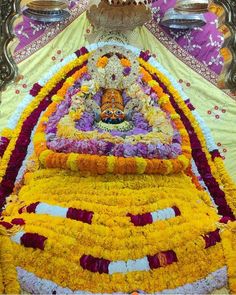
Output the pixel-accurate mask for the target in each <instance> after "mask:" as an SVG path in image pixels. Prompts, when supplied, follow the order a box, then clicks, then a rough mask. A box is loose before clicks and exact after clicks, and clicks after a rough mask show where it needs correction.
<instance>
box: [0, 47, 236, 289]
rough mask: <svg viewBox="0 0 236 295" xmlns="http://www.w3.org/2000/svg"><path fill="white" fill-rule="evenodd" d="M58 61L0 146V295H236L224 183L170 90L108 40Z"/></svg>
mask: <svg viewBox="0 0 236 295" xmlns="http://www.w3.org/2000/svg"><path fill="white" fill-rule="evenodd" d="M94 48H96V50H94ZM68 60H70V62H69V63H68V64H67V65H64V66H61V67H60V68H59V70H57V71H56V72H55V71H54V72H53V71H52V72H50V73H49V74H47V76H46V77H45V78H43V79H42V80H41V81H44V82H45V84H43V83H42V82H39V83H36V84H35V85H34V86H33V88H32V90H31V92H30V96H29V97H28V98H27V99H28V100H31V102H30V103H29V104H28V106H27V107H26V108H25V110H24V111H23V113H22V115H21V117H20V118H19V119H18V122H17V123H16V126H15V129H14V130H13V131H9V130H5V131H4V132H5V133H3V135H4V136H5V137H2V138H1V143H2V146H3V145H4V146H5V153H4V155H3V157H2V159H1V165H0V177H1V185H2V186H1V188H0V196H1V200H2V204H3V203H4V204H3V205H4V210H3V211H2V214H1V221H0V229H1V235H0V239H1V242H2V245H3V246H2V249H3V250H4V251H6V253H7V257H6V258H5V260H4V255H2V254H0V259H1V265H2V266H3V268H4V267H5V274H6V275H4V276H3V282H4V284H3V285H1V284H0V293H3V292H5V293H10V294H12V293H18V292H19V284H20V286H21V289H22V290H23V291H26V292H29V293H32V294H35V293H37V294H130V293H132V292H137V293H141V294H207V293H211V292H212V291H213V290H215V289H218V288H221V287H224V286H226V285H227V283H229V286H230V288H231V290H232V292H233V290H236V289H235V277H234V273H235V272H234V271H235V265H236V264H235V263H234V261H235V259H234V258H235V252H234V251H235V247H236V246H235V245H236V238H235V222H234V220H235V217H234V213H235V201H234V197H235V187H234V185H233V183H232V181H231V180H230V178H229V176H228V175H227V173H226V172H225V170H224V166H223V163H222V159H221V157H220V154H219V152H218V151H217V149H216V146H215V145H214V142H213V141H212V139H211V137H210V135H209V134H208V130H207V128H206V127H205V125H204V123H203V121H202V120H201V118H200V117H199V116H198V114H197V113H196V111H195V110H194V108H193V106H192V105H191V103H190V101H189V100H188V99H187V97H186V95H185V94H184V93H183V91H182V89H181V88H180V86H179V85H178V84H177V83H176V82H175V81H174V79H173V78H172V77H171V76H170V75H169V74H168V73H167V71H166V70H165V69H163V68H162V66H161V65H160V64H158V63H157V61H156V60H155V59H154V58H153V57H152V56H151V55H150V54H149V53H147V52H143V51H140V50H138V49H137V48H133V47H131V46H125V45H123V44H120V43H114V42H113V43H102V44H99V43H98V44H96V46H94V45H91V46H88V47H87V48H85V47H84V48H82V49H80V50H78V51H77V52H76V53H75V54H73V55H71V56H70V58H69V59H68ZM14 118H16V116H15V117H14ZM13 128H14V127H13ZM4 198H6V202H5V199H4ZM3 250H1V251H2V252H1V251H0V253H5V252H4V251H3ZM7 261H8V263H7ZM6 266H7V267H6ZM15 269H16V270H17V275H16V270H15Z"/></svg>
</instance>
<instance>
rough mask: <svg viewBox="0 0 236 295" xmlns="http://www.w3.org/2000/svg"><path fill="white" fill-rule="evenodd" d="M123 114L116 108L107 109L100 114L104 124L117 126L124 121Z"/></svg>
mask: <svg viewBox="0 0 236 295" xmlns="http://www.w3.org/2000/svg"><path fill="white" fill-rule="evenodd" d="M124 118H125V115H124V112H123V111H122V110H120V109H118V108H115V107H114V108H107V109H106V110H104V111H103V112H102V113H101V120H102V121H103V122H104V123H109V124H119V123H121V122H123V121H124Z"/></svg>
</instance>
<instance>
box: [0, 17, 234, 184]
mask: <svg viewBox="0 0 236 295" xmlns="http://www.w3.org/2000/svg"><path fill="white" fill-rule="evenodd" d="M88 26H89V23H88V21H87V19H86V15H85V13H84V14H82V15H81V16H80V17H78V18H77V19H76V20H75V21H74V22H73V23H72V24H71V25H70V26H68V27H67V28H66V29H65V30H64V31H63V32H61V33H60V34H59V35H58V36H57V37H56V38H54V39H53V40H52V41H51V42H50V43H49V44H48V45H46V46H45V47H43V48H42V49H40V50H39V51H38V52H36V53H35V54H33V55H32V56H30V57H29V58H28V59H26V60H25V61H23V62H21V63H20V64H19V70H20V74H22V75H23V76H24V80H21V81H20V82H19V83H18V85H16V84H12V85H10V86H9V87H8V89H7V90H6V91H5V92H4V93H2V105H1V109H0V131H1V130H2V129H3V128H4V127H5V125H6V122H7V120H8V118H9V117H10V115H11V114H12V113H13V111H14V110H15V108H16V106H17V105H18V103H19V102H20V101H21V100H22V99H23V97H24V96H25V95H26V94H27V92H28V90H29V89H30V86H31V85H33V84H34V83H35V82H37V81H38V80H39V79H40V77H42V76H43V75H44V73H45V72H46V71H47V70H48V69H49V68H50V67H51V66H52V65H54V64H55V63H57V62H59V61H60V58H61V57H65V56H67V55H68V54H70V53H72V52H74V51H75V50H77V49H79V48H80V47H81V46H83V45H86V44H88V43H87V41H86V40H85V38H84V34H85V32H86V29H87V27H88ZM137 36H138V41H137V42H138V43H139V44H140V45H141V46H143V49H149V50H150V51H151V52H153V53H155V54H156V55H157V60H158V61H159V62H160V63H161V64H163V65H164V67H165V68H166V69H167V70H168V71H169V72H170V73H171V74H172V75H173V76H174V77H175V78H176V79H177V81H178V80H180V79H182V80H183V81H184V82H183V83H182V85H183V86H184V90H185V92H186V94H187V95H188V96H189V98H190V99H191V102H192V103H193V105H194V106H195V107H196V109H197V111H198V112H199V114H200V115H201V116H202V118H204V120H205V121H206V124H207V126H208V127H209V128H210V129H211V131H212V134H213V137H214V139H215V141H216V143H218V144H219V145H220V146H219V149H220V151H221V152H222V154H223V155H224V156H225V157H226V161H225V164H226V167H227V169H228V171H229V173H230V175H231V176H232V177H233V179H234V180H235V181H236V169H235V168H234V166H235V162H236V137H235V136H234V134H236V125H235V124H233V122H234V121H235V117H236V104H235V101H233V100H232V98H230V97H229V96H228V95H226V94H225V93H224V92H222V91H221V90H220V89H218V88H216V87H215V86H214V85H212V84H211V83H210V82H208V81H207V80H205V79H204V78H202V77H201V76H200V75H199V74H197V73H196V72H194V71H193V70H191V69H190V68H189V67H188V66H187V65H185V64H184V63H183V62H181V61H180V60H179V59H178V58H177V57H175V56H174V55H173V54H172V53H171V52H169V51H168V50H167V49H166V48H165V47H164V46H163V45H162V44H161V43H160V42H159V41H158V40H157V39H156V38H155V37H154V36H153V35H152V34H151V33H150V32H149V31H148V30H147V29H146V28H140V29H137ZM58 50H61V51H62V54H61V55H60V56H58V55H57V51H58ZM53 56H55V58H56V60H55V58H54V60H52V57H53ZM24 83H25V84H26V85H27V86H28V88H27V87H26V88H24V87H22V85H23V84H24ZM187 83H190V87H188V86H186V84H187ZM19 89H20V93H19V94H16V91H17V90H19ZM217 108H218V109H217ZM222 110H226V112H225V113H223V112H222ZM208 111H211V114H210V115H209V114H208ZM215 116H217V117H218V116H219V119H217V118H216V117H215Z"/></svg>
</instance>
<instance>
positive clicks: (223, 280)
mask: <svg viewBox="0 0 236 295" xmlns="http://www.w3.org/2000/svg"><path fill="white" fill-rule="evenodd" d="M17 272H18V279H19V282H20V285H21V288H22V290H24V291H26V292H29V293H32V294H53V293H55V294H81V295H87V294H95V293H91V292H85V291H79V290H77V291H72V290H70V289H69V288H62V287H60V286H58V285H57V284H56V283H54V282H52V281H50V280H46V279H41V278H39V277H37V276H36V275H35V274H33V273H31V272H28V271H26V270H24V269H22V268H20V267H17ZM226 285H227V268H226V267H222V268H220V269H218V270H216V271H214V272H213V273H211V274H209V275H208V276H207V277H206V278H204V279H201V280H199V281H196V282H194V283H191V284H186V285H184V286H181V287H178V288H176V289H167V290H163V291H161V292H157V293H152V294H150V295H160V294H173V295H174V294H182V295H183V294H209V293H211V292H212V291H213V290H216V289H220V288H223V287H225V286H226ZM112 294H113V295H115V294H117V295H118V294H123V295H128V294H125V293H122V292H116V293H112ZM143 294H146V295H148V294H147V293H143ZM96 295H110V294H108V293H103V294H101V293H96Z"/></svg>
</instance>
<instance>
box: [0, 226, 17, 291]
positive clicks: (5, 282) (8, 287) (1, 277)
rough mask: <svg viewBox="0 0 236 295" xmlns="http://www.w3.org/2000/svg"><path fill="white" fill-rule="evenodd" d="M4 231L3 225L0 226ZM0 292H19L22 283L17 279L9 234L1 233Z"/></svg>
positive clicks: (0, 229)
mask: <svg viewBox="0 0 236 295" xmlns="http://www.w3.org/2000/svg"><path fill="white" fill-rule="evenodd" d="M0 231H2V226H0ZM0 293H1V294H19V293H20V285H19V283H18V280H17V272H16V266H15V264H14V258H13V248H12V243H11V241H10V238H9V236H7V235H6V233H5V234H4V235H3V234H0Z"/></svg>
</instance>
